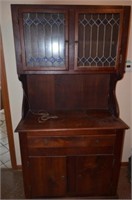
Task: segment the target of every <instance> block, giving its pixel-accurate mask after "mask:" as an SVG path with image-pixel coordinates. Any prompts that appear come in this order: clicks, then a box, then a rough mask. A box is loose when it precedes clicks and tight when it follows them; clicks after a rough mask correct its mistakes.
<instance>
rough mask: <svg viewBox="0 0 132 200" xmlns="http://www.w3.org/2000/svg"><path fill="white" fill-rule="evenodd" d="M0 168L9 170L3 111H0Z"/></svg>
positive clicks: (9, 161)
mask: <svg viewBox="0 0 132 200" xmlns="http://www.w3.org/2000/svg"><path fill="white" fill-rule="evenodd" d="M0 167H1V168H11V160H10V152H9V144H8V137H7V130H6V122H5V114H4V110H0Z"/></svg>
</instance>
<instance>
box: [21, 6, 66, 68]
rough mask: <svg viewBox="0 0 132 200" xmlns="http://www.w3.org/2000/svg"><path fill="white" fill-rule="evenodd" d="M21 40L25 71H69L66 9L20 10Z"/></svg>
mask: <svg viewBox="0 0 132 200" xmlns="http://www.w3.org/2000/svg"><path fill="white" fill-rule="evenodd" d="M20 23H21V30H22V31H21V38H22V40H21V43H22V47H23V48H22V49H23V55H22V59H23V63H24V66H23V68H24V69H25V70H66V69H67V67H68V66H67V63H68V60H67V59H68V56H67V54H68V25H67V24H68V21H67V11H64V10H62V11H59V10H53V11H52V10H49V11H48V10H47V9H46V11H44V9H38V10H37V9H32V11H31V12H29V11H28V10H27V11H25V10H24V11H22V12H21V20H20Z"/></svg>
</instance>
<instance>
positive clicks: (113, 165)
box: [112, 159, 116, 167]
mask: <svg viewBox="0 0 132 200" xmlns="http://www.w3.org/2000/svg"><path fill="white" fill-rule="evenodd" d="M115 161H116V159H113V163H112V166H113V167H114V165H115Z"/></svg>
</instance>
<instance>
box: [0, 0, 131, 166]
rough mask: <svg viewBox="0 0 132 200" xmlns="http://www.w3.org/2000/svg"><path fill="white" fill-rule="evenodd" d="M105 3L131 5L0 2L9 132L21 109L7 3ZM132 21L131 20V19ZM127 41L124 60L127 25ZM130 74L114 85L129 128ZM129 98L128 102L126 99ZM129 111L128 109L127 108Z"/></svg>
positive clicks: (125, 154)
mask: <svg viewBox="0 0 132 200" xmlns="http://www.w3.org/2000/svg"><path fill="white" fill-rule="evenodd" d="M14 3H15V4H19V3H20V4H30V3H31V4H35V3H36V4H44V3H45V4H92V5H95V4H98V5H99V4H100V5H101V4H102V5H105V4H109V5H130V4H131V3H132V1H131V0H129V1H126V0H122V1H118V0H110V1H107V0H105V1H100V0H96V1H93V0H89V1H88V0H72V1H71V0H63V1H62V0H58V1H57V0H52V1H51V0H45V1H44V0H0V6H1V10H0V14H1V16H0V24H1V30H2V39H3V48H4V55H5V65H6V74H7V84H8V90H9V101H10V107H11V117H12V123H13V130H15V128H16V126H17V124H18V122H19V120H20V118H21V106H22V88H21V84H20V82H19V80H18V77H17V72H16V61H15V50H14V39H13V29H12V19H11V10H10V5H11V4H14ZM131 22H132V20H131ZM130 36H131V42H129V51H128V58H129V59H130V60H132V49H131V45H130V44H132V26H131V34H130ZM130 85H131V86H130ZM131 88H132V72H127V73H126V74H125V77H124V79H123V80H122V81H120V82H119V83H118V85H117V98H118V100H119V106H120V116H121V118H122V119H123V120H124V121H125V122H126V123H127V124H128V125H129V126H130V127H132V118H131V117H132V116H130V115H131V113H132V112H130V105H131V102H132V91H131ZM130 96H131V100H130ZM131 111H132V107H131ZM130 133H132V129H129V130H127V134H126V136H125V144H124V150H123V158H122V161H124V162H126V161H127V160H128V157H129V155H130V146H131V145H130ZM14 141H15V149H16V156H17V164H18V165H19V164H21V159H20V150H19V141H18V134H17V133H14Z"/></svg>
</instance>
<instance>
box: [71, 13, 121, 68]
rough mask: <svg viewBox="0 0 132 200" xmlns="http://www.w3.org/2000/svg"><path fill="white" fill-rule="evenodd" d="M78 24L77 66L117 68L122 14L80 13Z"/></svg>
mask: <svg viewBox="0 0 132 200" xmlns="http://www.w3.org/2000/svg"><path fill="white" fill-rule="evenodd" d="M76 23H77V24H76V25H77V29H76V30H77V35H76V49H75V51H76V59H77V61H76V62H77V63H76V65H77V66H78V67H91V66H97V67H102V66H104V67H105V66H107V67H112V66H115V65H116V62H117V56H116V55H117V47H118V38H119V28H120V14H118V13H78V16H77V22H76Z"/></svg>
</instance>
